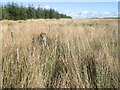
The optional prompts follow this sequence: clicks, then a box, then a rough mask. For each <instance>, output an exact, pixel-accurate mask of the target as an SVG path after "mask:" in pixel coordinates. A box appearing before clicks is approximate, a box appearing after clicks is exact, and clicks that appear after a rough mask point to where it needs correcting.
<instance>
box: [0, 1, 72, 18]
mask: <svg viewBox="0 0 120 90" xmlns="http://www.w3.org/2000/svg"><path fill="white" fill-rule="evenodd" d="M40 18H43V19H52V18H56V19H60V18H72V17H70V16H67V15H65V14H60V13H59V12H58V11H55V10H54V9H45V8H41V7H38V8H35V7H33V6H31V5H29V6H28V7H25V6H23V5H18V4H17V3H13V2H12V3H8V4H7V5H2V19H7V20H26V19H40Z"/></svg>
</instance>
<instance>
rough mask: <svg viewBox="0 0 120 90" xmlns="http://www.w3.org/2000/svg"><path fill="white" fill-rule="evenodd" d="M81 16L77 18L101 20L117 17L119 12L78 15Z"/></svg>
mask: <svg viewBox="0 0 120 90" xmlns="http://www.w3.org/2000/svg"><path fill="white" fill-rule="evenodd" d="M78 15H79V16H78V17H77V18H97V17H99V18H101V17H117V16H118V12H112V11H104V12H97V11H92V12H90V11H87V10H86V11H82V12H80V13H79V14H78Z"/></svg>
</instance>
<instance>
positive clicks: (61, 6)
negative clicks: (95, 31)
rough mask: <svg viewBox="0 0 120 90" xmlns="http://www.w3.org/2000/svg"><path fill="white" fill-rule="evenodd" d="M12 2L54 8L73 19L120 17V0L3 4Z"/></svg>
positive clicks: (34, 0) (19, 0)
mask: <svg viewBox="0 0 120 90" xmlns="http://www.w3.org/2000/svg"><path fill="white" fill-rule="evenodd" d="M12 1H14V2H17V3H18V4H23V5H25V6H28V5H29V4H30V5H33V6H34V7H35V8H37V7H38V6H41V7H43V8H46V9H50V8H54V9H55V10H57V11H58V12H60V13H64V14H67V15H69V16H72V17H73V18H95V17H99V18H100V17H117V16H118V2H117V1H118V0H104V1H111V2H93V1H95V0H86V1H91V2H80V1H83V0H69V2H65V1H67V0H64V2H56V1H63V0H56V1H55V0H44V1H46V2H42V1H43V0H4V2H3V4H5V2H6V3H8V2H12ZM27 1H29V2H27ZM32 1H33V2H32ZM48 1H50V2H48ZM70 1H71V2H70ZM73 1H74V2H73ZM77 1H79V2H77ZM98 1H99V0H98ZM101 1H102V0H101ZM113 1H114V2H113Z"/></svg>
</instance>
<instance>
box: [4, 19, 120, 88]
mask: <svg viewBox="0 0 120 90" xmlns="http://www.w3.org/2000/svg"><path fill="white" fill-rule="evenodd" d="M2 28H3V33H2V36H3V42H2V45H3V47H2V48H3V50H2V71H3V85H2V87H3V88H5V87H7V88H10V87H12V88H18V87H19V88H23V87H24V88H117V87H118V83H119V82H118V79H119V76H120V75H119V72H118V71H119V67H118V52H117V50H118V37H117V35H118V33H117V30H118V26H117V20H116V19H76V20H75V19H74V20H71V19H58V20H56V19H52V20H50V19H39V20H26V21H23V20H21V21H7V20H4V21H3V24H2ZM11 32H14V38H11V35H10V34H11ZM40 33H46V35H47V45H48V48H47V49H46V50H44V49H42V48H41V46H40V45H39V40H38V35H40ZM33 38H34V39H33Z"/></svg>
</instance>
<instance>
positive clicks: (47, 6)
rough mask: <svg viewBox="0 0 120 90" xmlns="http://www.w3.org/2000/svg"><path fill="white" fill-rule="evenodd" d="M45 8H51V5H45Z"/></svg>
mask: <svg viewBox="0 0 120 90" xmlns="http://www.w3.org/2000/svg"><path fill="white" fill-rule="evenodd" d="M43 8H44V9H50V8H51V7H50V6H49V5H45V6H43Z"/></svg>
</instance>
